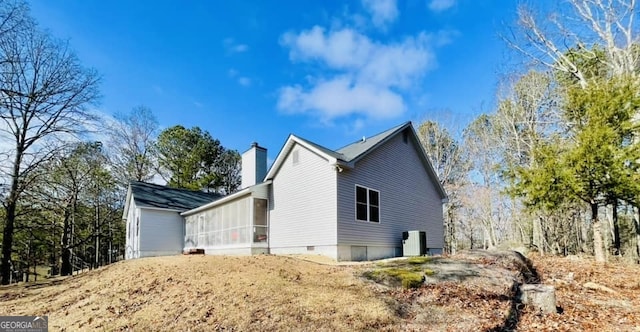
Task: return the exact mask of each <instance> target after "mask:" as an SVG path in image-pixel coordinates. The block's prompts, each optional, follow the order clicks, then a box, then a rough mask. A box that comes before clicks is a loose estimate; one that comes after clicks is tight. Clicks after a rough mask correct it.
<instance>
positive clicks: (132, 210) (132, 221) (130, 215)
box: [125, 198, 140, 259]
mask: <svg viewBox="0 0 640 332" xmlns="http://www.w3.org/2000/svg"><path fill="white" fill-rule="evenodd" d="M138 215H139V209H137V208H136V205H135V203H134V201H133V198H132V199H131V200H130V201H129V209H128V212H127V224H126V227H127V228H126V230H127V234H126V248H125V258H126V259H131V258H137V257H138V255H139V250H138V248H139V246H140V241H139V236H138V235H137V234H136V218H137V216H138Z"/></svg>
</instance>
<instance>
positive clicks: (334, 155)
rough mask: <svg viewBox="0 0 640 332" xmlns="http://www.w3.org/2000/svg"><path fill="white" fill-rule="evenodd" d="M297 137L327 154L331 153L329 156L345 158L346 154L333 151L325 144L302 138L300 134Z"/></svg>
mask: <svg viewBox="0 0 640 332" xmlns="http://www.w3.org/2000/svg"><path fill="white" fill-rule="evenodd" d="M296 138H297V139H299V140H301V141H303V142H305V143H307V144H309V145H311V146H313V147H315V148H316V149H318V150H320V151H322V152H323V153H325V154H327V155H329V156H331V157H333V158H336V159H340V160H344V156H343V155H342V154H340V153H338V152H336V151H333V150H331V149H328V148H325V147H324V146H322V145H320V144H317V143H314V142H311V141H309V140H307V139H304V138H302V137H300V136H296Z"/></svg>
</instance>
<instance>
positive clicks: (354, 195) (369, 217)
mask: <svg viewBox="0 0 640 332" xmlns="http://www.w3.org/2000/svg"><path fill="white" fill-rule="evenodd" d="M358 187H360V188H363V189H366V190H367V220H362V219H358ZM369 191H375V192H377V193H378V205H377V206H376V207H377V208H378V221H371V220H370V219H371V216H370V215H369V213H370V210H369V209H370V208H371V202H369ZM353 198H354V201H353V203H354V204H353V208H354V213H355V215H354V217H355V218H354V219H355V220H356V221H357V222H366V223H373V224H380V223H381V222H382V213H381V211H380V209H381V205H382V199H381V197H380V190H377V189H373V188H369V187H367V186H363V185H360V184H354V191H353Z"/></svg>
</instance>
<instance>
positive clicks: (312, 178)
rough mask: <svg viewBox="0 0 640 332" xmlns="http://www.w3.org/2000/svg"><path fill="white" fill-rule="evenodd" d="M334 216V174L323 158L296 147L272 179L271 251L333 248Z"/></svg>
mask: <svg viewBox="0 0 640 332" xmlns="http://www.w3.org/2000/svg"><path fill="white" fill-rule="evenodd" d="M296 150H297V151H298V158H299V159H298V162H297V164H295V165H294V164H293V162H292V158H291V155H292V152H293V151H296ZM336 216H337V201H336V171H335V170H334V169H333V167H332V166H331V165H329V162H328V161H327V160H326V159H324V158H322V157H320V156H319V155H317V154H315V153H314V152H312V151H309V150H307V149H306V148H305V147H303V146H301V145H299V144H296V145H295V146H294V147H293V149H292V150H291V151H290V152H289V154H288V155H287V156H286V158H285V160H284V162H283V163H282V165H281V166H280V169H279V170H278V172H277V174H276V175H275V176H274V178H273V184H272V192H271V199H270V215H269V233H270V234H269V239H270V240H269V247H270V249H271V252H272V253H278V252H280V251H283V250H284V251H286V250H287V248H294V247H298V248H304V249H300V250H306V246H323V245H333V246H335V245H336V244H337V227H336ZM334 252H335V250H334Z"/></svg>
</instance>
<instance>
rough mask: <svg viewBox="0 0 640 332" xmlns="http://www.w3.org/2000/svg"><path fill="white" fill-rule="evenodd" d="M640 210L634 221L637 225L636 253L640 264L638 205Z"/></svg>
mask: <svg viewBox="0 0 640 332" xmlns="http://www.w3.org/2000/svg"><path fill="white" fill-rule="evenodd" d="M637 210H638V214H637V215H636V218H633V221H634V222H633V223H634V224H635V226H636V255H637V262H638V264H640V207H637Z"/></svg>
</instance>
